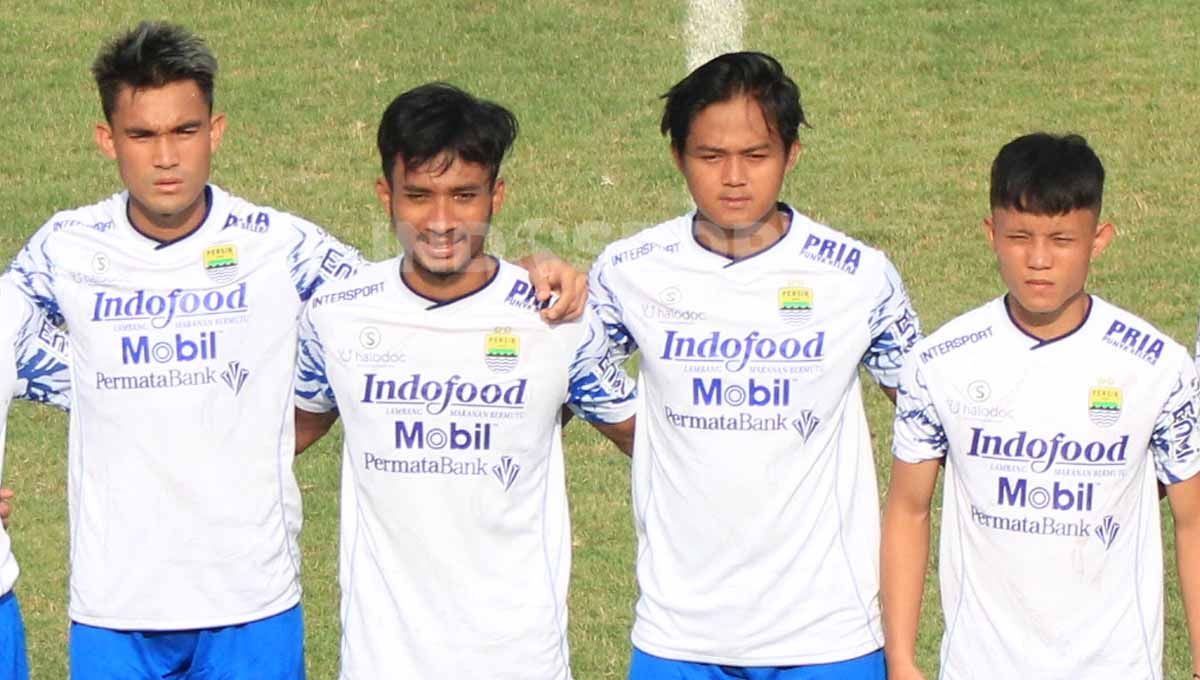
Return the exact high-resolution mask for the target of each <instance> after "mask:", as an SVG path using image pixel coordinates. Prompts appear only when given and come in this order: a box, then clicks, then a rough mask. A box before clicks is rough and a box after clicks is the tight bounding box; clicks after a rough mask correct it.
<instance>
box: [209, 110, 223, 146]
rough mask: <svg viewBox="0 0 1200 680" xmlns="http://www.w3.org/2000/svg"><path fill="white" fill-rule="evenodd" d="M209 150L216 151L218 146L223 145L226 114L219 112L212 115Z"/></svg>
mask: <svg viewBox="0 0 1200 680" xmlns="http://www.w3.org/2000/svg"><path fill="white" fill-rule="evenodd" d="M208 127H209V132H208V139H209V142H208V146H209V148H208V150H209V152H214V151H216V150H217V147H218V146H221V138H222V137H224V136H225V114H223V113H218V114H217V115H215V116H213V117H212V120H210V121H209V124H208Z"/></svg>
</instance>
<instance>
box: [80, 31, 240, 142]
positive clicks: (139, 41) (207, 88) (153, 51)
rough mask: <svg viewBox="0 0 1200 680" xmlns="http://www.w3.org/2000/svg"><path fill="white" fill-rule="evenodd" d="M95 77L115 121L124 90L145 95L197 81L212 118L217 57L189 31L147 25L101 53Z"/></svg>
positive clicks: (109, 115) (108, 114)
mask: <svg viewBox="0 0 1200 680" xmlns="http://www.w3.org/2000/svg"><path fill="white" fill-rule="evenodd" d="M92 76H94V77H95V78H96V86H97V87H98V88H99V89H100V105H101V107H103V109H104V117H105V118H106V119H107V120H109V121H112V115H113V111H115V110H116V107H117V95H119V94H120V92H121V88H122V87H123V86H128V87H131V88H133V89H135V90H139V89H142V88H147V87H162V86H163V85H166V84H168V83H174V82H178V81H181V80H192V81H195V83H196V85H197V86H198V87H199V88H200V92H201V94H203V95H204V101H205V102H206V103H207V104H208V110H209V112H210V113H211V112H212V107H213V84H214V81H215V79H216V76H217V58H216V57H214V56H213V54H212V52H211V51H209V49H208V46H207V45H206V44H205V43H204V40H203V39H202V38H200V37H198V36H196V35H193V34H192V33H190V32H189V31H188V30H187V29H186V28H184V27H182V26H177V25H175V24H168V23H165V22H161V21H143V22H141V23H140V24H138V25H137V26H136V27H134V29H133V30H131V31H129V32H127V33H124V34H122V35H119V36H117V37H116V38H113V40H112V41H111V42H109V43H108V44H106V45H105V46H104V47H102V48H101V49H100V53H99V54H97V55H96V60H95V61H94V62H92Z"/></svg>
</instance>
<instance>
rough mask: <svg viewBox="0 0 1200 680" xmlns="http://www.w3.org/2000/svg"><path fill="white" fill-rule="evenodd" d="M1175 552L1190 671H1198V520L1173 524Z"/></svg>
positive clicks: (1199, 606) (1199, 616) (1199, 565)
mask: <svg viewBox="0 0 1200 680" xmlns="http://www.w3.org/2000/svg"><path fill="white" fill-rule="evenodd" d="M1175 555H1176V560H1177V562H1178V569H1179V590H1180V592H1181V593H1182V595H1183V611H1184V613H1185V614H1186V616H1187V629H1188V644H1189V646H1190V648H1191V653H1192V672H1193V673H1200V521H1195V520H1192V521H1188V522H1179V521H1177V522H1176V523H1175Z"/></svg>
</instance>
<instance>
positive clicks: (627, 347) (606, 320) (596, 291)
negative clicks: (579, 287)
mask: <svg viewBox="0 0 1200 680" xmlns="http://www.w3.org/2000/svg"><path fill="white" fill-rule="evenodd" d="M607 262H608V260H607V258H605V256H604V254H601V255H600V258H599V259H598V260H596V264H594V265H592V271H591V272H589V273H588V304H589V305H591V307H592V309H593V310H595V312H596V314H597V316H599V317H600V321H601V323H603V324H604V332H605V336H606V337H607V338H608V342H609V344H610V345H611V347H612V352H613V357H614V359H615V360H616V361H617V363H619V364H620V363H624V362H625V360H626V359H628V358H629V357H630V356H631V355H632V354H633V353H634V352H636V351H637V341H636V340H634V339H633V336H632V335H631V334H630V333H629V329H628V328H626V326H625V309H624V307H623V306H622V305H621V301H620V300H618V299H617V296H616V293H615V292H614V291H613V288H612V285H611V283H610V282H609V266H608V264H607Z"/></svg>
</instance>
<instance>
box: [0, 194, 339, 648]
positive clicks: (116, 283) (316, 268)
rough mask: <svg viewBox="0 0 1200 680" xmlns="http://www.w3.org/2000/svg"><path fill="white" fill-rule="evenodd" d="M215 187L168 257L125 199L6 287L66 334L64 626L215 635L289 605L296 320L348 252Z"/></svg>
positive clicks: (70, 227)
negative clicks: (70, 390) (67, 593)
mask: <svg viewBox="0 0 1200 680" xmlns="http://www.w3.org/2000/svg"><path fill="white" fill-rule="evenodd" d="M208 191H209V201H208V204H209V212H208V214H207V215H206V216H205V219H204V222H203V223H202V224H201V226H200V227H199V228H198V229H197V230H196V231H195V232H193V233H192V234H190V235H189V236H187V237H186V238H184V239H181V240H179V241H175V242H172V243H170V244H165V245H164V244H161V243H159V242H157V241H154V240H152V239H150V238H147V237H145V236H143V235H142V234H140V233H139V232H138V231H136V230H135V229H134V228H133V227H132V226H131V225H130V223H129V220H128V218H127V214H126V204H127V200H128V198H127V195H126V194H125V193H121V194H116V195H114V196H112V197H111V198H109V199H107V200H104V201H101V202H100V203H97V204H95V205H91V206H88V207H84V208H79V209H76V210H70V211H67V212H62V213H58V214H57V215H55V216H54V217H53V218H51V219H50V221H49V222H47V223H46V225H45V226H43V227H42V228H41V229H40V230H39V231H38V232H37V234H35V235H34V236H33V238H32V239H31V240H30V241H29V243H28V244H27V245H26V246H25V248H24V249H23V250H22V251H21V252H20V253H19V254H18V255H17V258H16V259H15V260H14V261H13V264H12V266H11V269H10V271H9V273H8V274H7V276H8V277H9V278H10V279H11V280H12V281H14V282H15V283H16V284H17V285H18V286H20V287H21V288H22V289H23V291H24V292H25V294H26V295H27V296H28V297H30V298H31V299H32V300H33V301H34V302H36V303H38V304H39V305H40V306H41V307H42V308H43V309H44V310H45V311H46V312H47V313H48V314H49V315H50V316H51V318H53V319H55V320H56V321H58V320H62V321H65V323H66V326H67V328H68V330H69V331H70V334H71V343H72V362H71V375H72V384H73V386H74V398H73V409H72V411H71V426H70V436H69V439H70V454H69V472H68V481H69V484H68V486H69V501H70V503H69V506H70V529H71V544H70V551H71V554H70V557H71V583H70V590H71V598H70V599H71V602H70V610H69V614H70V617H71V618H72V619H73V620H75V621H79V622H82V623H85V624H88V625H93V626H101V627H105V628H116V629H126V630H178V629H189V628H209V627H215V626H224V625H229V624H235V623H243V622H247V621H252V620H255V619H259V618H263V617H266V616H270V615H273V614H276V613H279V612H281V611H284V610H286V609H288V608H290V607H292V606H293V605H295V604H296V603H297V602H298V601H299V599H300V581H299V568H300V553H299V551H298V550H297V545H296V539H297V534H298V533H299V531H300V521H301V515H300V494H299V490H298V488H297V486H296V481H295V478H294V477H293V475H292V459H293V453H294V436H295V433H294V429H293V428H294V425H293V410H292V379H293V378H292V376H293V374H294V371H295V358H296V327H297V326H296V324H297V320H298V318H299V315H300V309H301V306H302V304H303V302H304V301H305V300H306V299H307V298H308V297H309V296H310V295H311V294H312V292H313V290H314V289H315V288H316V287H317V286H318V285H320V283H321V282H322V281H323V280H325V279H327V278H331V277H334V278H336V277H344V276H348V275H349V274H350V273H351V272H352V270H353V269H354V267H355V266H357V264H358V263H359V256H358V253H357V252H356V251H354V250H353V249H352V248H349V247H348V246H345V245H343V244H342V243H339V242H338V241H337V240H335V239H333V238H332V237H330V236H329V235H328V234H326V233H325V232H324V231H322V230H321V229H320V228H318V227H317V226H315V225H313V224H310V223H309V222H306V221H304V220H301V219H299V218H297V217H294V216H292V215H288V214H286V213H282V212H278V211H276V210H273V209H271V208H264V207H260V206H256V205H252V204H250V203H248V202H246V201H244V200H242V199H240V198H237V197H234V196H231V195H229V194H227V193H226V192H224V191H222V190H221V189H219V188H217V187H214V186H210V187H209V188H208Z"/></svg>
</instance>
